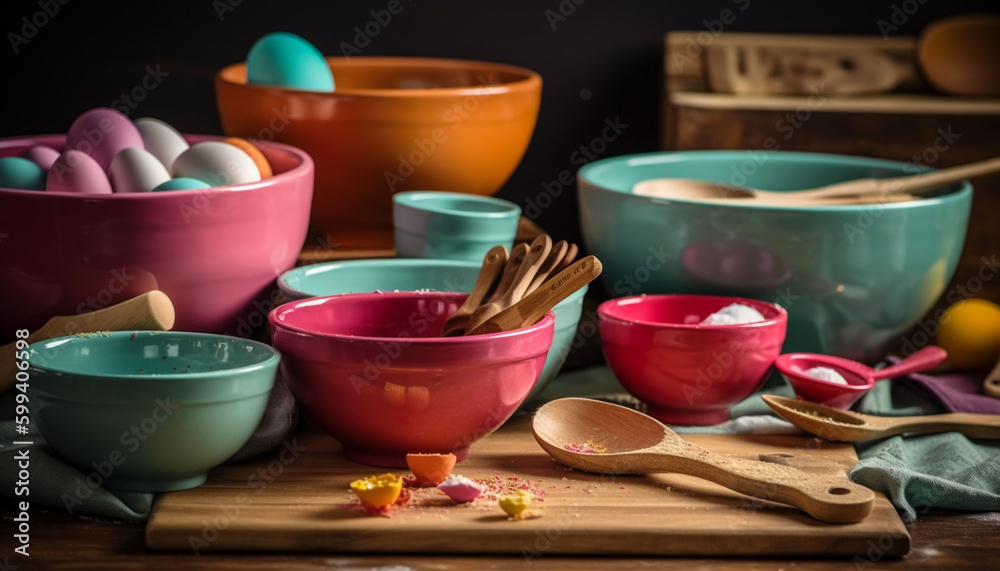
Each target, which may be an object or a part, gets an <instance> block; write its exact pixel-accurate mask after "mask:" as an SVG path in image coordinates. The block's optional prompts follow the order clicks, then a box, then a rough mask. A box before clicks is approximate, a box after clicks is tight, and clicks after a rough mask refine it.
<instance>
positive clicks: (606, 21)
mask: <svg viewBox="0 0 1000 571" xmlns="http://www.w3.org/2000/svg"><path fill="white" fill-rule="evenodd" d="M63 1H66V0H63ZM400 1H401V2H402V6H403V10H402V11H401V12H400V13H399V14H396V15H394V16H392V20H391V21H390V22H389V24H388V25H386V26H385V27H384V28H383V29H382V30H381V32H380V33H379V34H378V36H376V37H375V38H373V39H372V40H371V42H370V44H369V45H367V46H365V47H364V48H362V49H361V55H407V56H438V57H455V58H464V59H480V60H490V61H497V62H503V63H510V64H515V65H520V66H524V67H528V68H531V69H534V70H535V71H537V72H539V73H540V74H541V76H542V78H543V80H544V88H543V96H542V107H541V112H540V116H539V119H538V125H537V128H536V130H535V135H534V137H533V139H532V141H531V145H530V146H529V148H528V151H527V153H526V155H525V157H524V160H523V162H522V164H521V165H520V167H519V168H518V169H517V171H516V172H515V174H514V176H513V177H512V178H511V179H510V181H509V182H508V183H507V185H506V186H505V187H504V188H503V189H502V190H501V191H500V194H499V196H501V197H503V198H507V199H509V200H512V201H514V202H517V203H519V204H521V205H522V206H527V204H526V201H527V200H529V199H530V198H532V197H535V196H537V195H538V193H539V191H540V190H541V184H542V183H544V182H546V181H551V180H555V179H556V177H557V176H558V174H559V172H560V171H562V170H564V169H571V170H572V171H573V172H575V171H576V169H577V168H578V165H573V164H571V163H570V155H571V154H572V153H573V152H574V151H576V150H577V149H579V148H580V146H581V145H584V144H587V143H589V141H590V140H591V139H593V138H594V137H595V136H598V135H599V134H600V131H601V128H602V127H603V123H604V120H605V118H614V117H616V116H617V117H620V121H621V122H623V123H626V124H628V128H627V130H626V131H625V132H624V133H623V135H622V136H621V137H619V138H618V139H617V140H615V141H614V142H612V143H610V144H609V145H608V147H607V150H606V151H605V152H604V154H603V155H602V157H603V156H614V155H621V154H627V153H635V152H645V151H652V150H656V149H658V148H659V145H660V129H661V119H660V98H661V92H662V77H663V72H662V70H663V35H664V33H665V32H667V31H670V30H703V29H706V27H708V25H709V24H708V23H709V22H711V21H712V20H715V19H717V18H718V17H719V14H720V12H721V11H722V10H724V9H727V8H728V9H732V10H733V11H734V12H735V13H736V19H735V21H733V22H732V23H731V24H729V25H726V26H725V30H726V31H744V32H784V33H825V34H862V35H873V36H878V35H880V34H882V31H881V30H880V29H879V21H880V20H882V21H884V22H888V23H891V22H892V21H893V20H892V19H893V18H894V17H895V21H896V22H902V23H901V25H899V29H898V30H890V31H889V34H890V35H891V36H905V35H916V34H918V33H919V32H920V30H921V29H923V27H924V26H926V25H927V24H928V23H929V22H931V21H933V20H935V19H938V18H941V17H943V16H946V15H951V14H956V13H962V12H975V11H990V12H1000V6H998V2H997V1H996V0H982V1H971V0H970V1H951V2H946V1H943V0H905V1H903V0H864V1H859V0H848V1H840V2H813V1H800V0H782V1H770V2H765V1H763V0H715V1H697V0H691V1H687V2H680V1H655V0H643V1H635V2H620V1H619V2H612V1H610V0H585V1H582V3H580V4H576V3H574V2H573V1H572V0H543V1H537V2H475V1H470V0H445V1H429V0H428V1H421V0H400ZM577 2H581V0H577ZM387 3H388V0H365V1H351V2H297V1H287V0H286V1H281V2H278V1H262V0H215V1H213V0H198V1H179V2H87V1H85V0H69V1H68V3H66V4H65V5H63V4H59V1H58V0H25V1H22V0H17V1H11V0H3V2H2V5H0V13H2V18H0V22H2V23H3V32H4V37H5V42H4V45H3V46H2V47H0V54H2V56H0V57H2V60H0V62H2V70H3V86H4V89H3V92H4V94H3V101H4V104H3V108H4V113H3V116H2V119H0V136H9V135H19V134H37V133H50V132H65V131H66V129H67V128H68V127H69V125H70V123H71V122H72V121H73V119H74V118H76V116H78V115H79V114H80V113H82V112H83V111H86V110H87V109H90V108H93V107H98V106H110V105H111V104H112V103H113V102H114V101H115V99H117V98H118V97H119V95H120V94H121V93H122V92H128V91H130V90H131V89H132V88H133V87H134V86H135V85H137V84H139V82H140V81H141V80H142V78H143V77H144V76H145V75H146V73H147V72H146V66H154V67H155V66H157V65H158V66H159V69H160V70H162V72H165V73H167V74H169V75H168V76H166V77H165V78H164V79H163V82H162V83H161V84H159V85H158V86H157V87H156V88H155V89H154V90H152V91H150V92H149V93H148V96H147V98H146V99H145V100H144V101H142V102H141V103H139V104H138V105H137V107H136V108H135V109H134V110H133V113H132V114H131V116H132V117H133V118H137V117H142V116H153V117H157V118H159V119H162V120H165V121H167V122H168V123H170V124H172V125H173V126H174V127H176V128H177V129H179V130H180V131H182V132H194V133H221V125H220V122H219V117H218V112H217V110H216V107H215V95H214V90H213V84H212V77H213V74H214V73H215V72H216V71H217V70H218V69H220V68H222V67H223V66H226V65H228V64H231V63H234V62H238V61H242V60H243V59H244V58H245V56H246V53H247V50H248V49H249V48H250V45H251V44H252V43H253V42H254V40H256V39H257V38H259V37H260V36H261V35H263V34H265V33H267V32H271V31H275V30H286V31H290V32H294V33H297V34H299V35H301V36H303V37H305V38H306V39H308V40H309V41H310V42H312V43H313V44H314V45H316V46H317V47H318V48H319V49H320V51H322V52H323V53H324V54H328V55H341V54H342V49H341V43H342V42H347V43H351V42H353V39H354V36H355V34H356V31H355V29H354V28H355V27H356V26H357V27H360V28H364V26H365V24H366V23H367V22H369V21H370V20H372V15H371V11H372V10H383V9H385V7H386V5H387ZM231 4H235V5H231ZM44 5H48V6H49V9H50V11H52V10H53V9H54V7H55V6H58V12H57V13H56V14H55V15H54V16H51V17H42V16H37V21H43V20H47V22H45V24H44V25H43V26H41V27H39V28H38V29H37V31H36V32H35V34H34V36H33V37H31V38H27V35H25V38H26V39H27V40H28V41H27V43H23V44H20V45H19V46H18V52H17V53H14V49H13V47H12V46H11V37H10V35H9V34H10V33H16V34H22V33H23V30H22V28H23V26H24V22H23V21H22V18H24V17H27V18H28V19H29V20H30V19H32V17H33V16H34V15H35V14H36V13H37V12H40V11H42V8H43V6H44ZM740 7H745V10H742V11H740V10H739V8H740ZM546 11H551V13H552V14H560V11H561V12H562V13H563V14H566V15H565V16H564V17H565V20H561V21H555V22H554V24H555V26H554V27H555V29H553V22H550V20H549V16H547V14H546ZM907 12H910V13H911V14H907ZM904 18H905V22H903V21H902V20H903V19H904ZM28 31H29V32H30V31H31V30H30V29H29V30H28ZM536 222H538V223H539V224H540V225H541V226H542V227H543V228H545V229H546V230H548V231H549V233H550V234H552V235H553V236H554V237H555V238H556V239H561V238H566V239H570V240H574V241H577V242H579V241H580V237H579V229H578V222H577V210H576V196H575V189H568V188H567V190H566V192H564V193H563V194H562V195H560V196H559V198H558V199H557V201H556V206H555V207H550V208H546V209H543V210H542V213H541V215H540V216H539V218H538V219H537V220H536Z"/></svg>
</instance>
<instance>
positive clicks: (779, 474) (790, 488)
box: [637, 443, 875, 523]
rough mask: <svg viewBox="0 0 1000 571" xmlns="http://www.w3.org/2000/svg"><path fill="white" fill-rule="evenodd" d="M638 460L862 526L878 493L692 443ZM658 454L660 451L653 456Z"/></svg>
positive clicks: (828, 476)
mask: <svg viewBox="0 0 1000 571" xmlns="http://www.w3.org/2000/svg"><path fill="white" fill-rule="evenodd" d="M650 450H651V453H649V454H645V455H642V456H641V457H639V458H637V461H638V460H641V461H643V462H644V464H646V467H647V468H649V470H648V471H656V472H675V473H678V474H686V475H690V476H695V477H698V478H702V479H705V480H708V481H710V482H714V483H716V484H719V485H721V486H724V487H726V488H729V489H730V490H733V491H735V492H739V493H741V494H746V495H748V496H753V497H755V498H760V499H763V500H769V501H773V502H779V503H783V504H788V505H792V506H795V507H797V508H799V509H801V510H802V511H804V512H806V513H807V514H809V515H811V516H812V517H814V518H816V519H818V520H822V521H828V522H833V523H853V522H858V521H861V520H863V519H865V518H866V517H868V515H869V514H870V513H871V511H872V508H873V506H874V503H875V494H874V493H873V492H872V491H871V490H869V489H868V488H866V487H864V486H859V485H858V484H855V483H853V482H851V481H850V480H847V479H846V478H844V477H841V476H839V475H838V474H815V473H807V472H804V471H802V470H799V469H796V468H792V467H790V466H784V465H781V464H773V463H769V462H759V461H756V460H746V459H743V458H737V457H730V456H722V455H719V454H716V453H714V452H710V451H708V450H705V449H704V448H701V447H699V446H695V445H693V444H690V443H688V445H687V446H684V447H683V449H681V450H678V449H677V447H676V446H670V447H669V450H668V451H657V448H656V447H654V448H652V449H650ZM652 451H656V452H652Z"/></svg>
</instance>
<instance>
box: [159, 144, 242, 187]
mask: <svg viewBox="0 0 1000 571" xmlns="http://www.w3.org/2000/svg"><path fill="white" fill-rule="evenodd" d="M171 171H172V174H173V176H174V178H180V177H187V178H194V179H198V180H203V181H205V182H207V183H209V184H211V185H212V186H222V185H226V184H240V183H244V182H256V181H259V180H260V171H258V170H257V165H256V164H254V162H253V159H252V158H250V155H248V154H246V153H245V152H243V151H241V150H240V149H238V148H236V147H234V146H233V145H230V144H228V143H223V142H222V141H202V142H200V143H196V144H194V145H191V148H189V149H188V150H186V151H184V152H183V153H181V154H180V156H178V157H177V159H176V160H175V161H174V166H173V168H172V169H171Z"/></svg>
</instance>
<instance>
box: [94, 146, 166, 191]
mask: <svg viewBox="0 0 1000 571" xmlns="http://www.w3.org/2000/svg"><path fill="white" fill-rule="evenodd" d="M108 179H110V180H111V188H112V189H113V190H114V191H115V192H149V191H151V190H153V189H154V188H156V187H157V186H159V185H161V184H163V183H164V182H167V181H168V180H170V173H169V172H167V168H166V167H164V166H163V163H161V162H160V159H158V158H156V157H155V156H153V154H152V153H150V152H149V151H147V150H145V149H140V148H138V147H128V148H125V149H122V150H121V151H119V152H118V154H117V155H115V158H114V159H112V160H111V166H110V167H109V168H108Z"/></svg>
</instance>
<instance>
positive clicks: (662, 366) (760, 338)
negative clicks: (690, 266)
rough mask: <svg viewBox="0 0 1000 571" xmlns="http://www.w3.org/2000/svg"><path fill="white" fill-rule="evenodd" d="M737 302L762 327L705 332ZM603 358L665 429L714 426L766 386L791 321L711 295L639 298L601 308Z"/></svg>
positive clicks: (780, 312) (775, 310) (767, 306)
mask: <svg viewBox="0 0 1000 571" xmlns="http://www.w3.org/2000/svg"><path fill="white" fill-rule="evenodd" d="M733 303H740V304H743V305H747V306H749V307H752V308H754V309H756V310H757V311H759V312H760V313H761V314H762V315H763V316H764V321H758V322H755V323H747V324H743V325H700V323H701V322H702V321H703V320H704V319H705V318H706V317H708V316H709V315H711V314H712V313H715V312H716V311H718V310H720V309H722V308H723V307H726V306H728V305H730V304H733ZM597 314H598V320H599V324H600V330H601V341H602V342H603V348H604V357H605V359H606V360H607V362H608V365H609V366H610V367H611V371H612V373H614V375H615V378H617V379H618V381H619V382H620V383H621V384H622V386H624V387H625V389H626V390H628V391H629V392H630V393H631V394H632V395H633V396H635V397H636V398H638V399H639V400H641V401H643V402H644V403H646V404H647V405H648V410H647V412H648V413H649V414H650V415H651V416H653V417H655V418H657V419H658V420H660V421H662V422H665V423H667V424H677V425H709V424H718V423H720V422H724V421H726V420H728V419H729V408H730V407H731V406H732V405H734V404H736V403H738V402H740V401H742V400H743V399H745V398H747V397H748V396H750V395H751V394H753V392H754V391H756V390H757V389H758V388H760V386H761V385H762V384H763V382H764V380H765V379H766V378H767V375H768V373H769V372H770V370H771V366H772V365H773V364H774V360H775V358H777V356H778V355H779V354H780V353H781V344H782V343H783V342H784V340H785V328H786V325H787V322H788V314H787V313H786V312H785V310H784V309H782V308H781V307H779V306H777V305H774V304H772V303H767V302H763V301H758V300H754V299H746V298H737V297H723V296H706V295H672V294H667V295H640V296H633V297H624V298H619V299H613V300H610V301H606V302H604V303H602V304H601V305H600V306H599V307H598V308H597Z"/></svg>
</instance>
